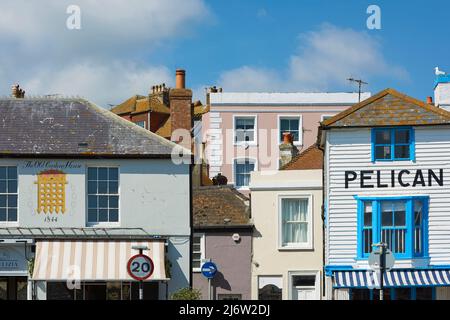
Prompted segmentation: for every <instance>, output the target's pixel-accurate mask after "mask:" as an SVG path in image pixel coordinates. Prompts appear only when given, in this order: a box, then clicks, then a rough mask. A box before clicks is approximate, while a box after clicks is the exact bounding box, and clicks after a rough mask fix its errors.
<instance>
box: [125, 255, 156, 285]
mask: <svg viewBox="0 0 450 320" xmlns="http://www.w3.org/2000/svg"><path fill="white" fill-rule="evenodd" d="M127 270H128V274H129V275H130V276H131V277H132V278H133V279H135V280H138V281H142V280H145V279H147V278H149V277H150V276H151V275H152V273H153V270H154V267H153V261H152V259H150V257H148V256H146V255H144V254H137V255H135V256H132V257H131V258H130V260H128V265H127Z"/></svg>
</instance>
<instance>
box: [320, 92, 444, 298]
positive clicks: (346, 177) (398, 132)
mask: <svg viewBox="0 0 450 320" xmlns="http://www.w3.org/2000/svg"><path fill="white" fill-rule="evenodd" d="M441 98H442V97H441ZM319 139H320V145H321V147H322V148H323V150H324V162H325V163H324V173H325V174H324V179H325V180H324V188H325V199H324V207H325V271H326V276H327V277H326V291H327V293H326V294H327V297H328V299H355V300H357V299H378V298H379V297H378V292H379V291H378V290H374V289H376V288H378V286H379V281H378V280H379V279H378V278H377V276H375V275H374V274H373V273H372V272H371V271H370V268H369V265H368V256H369V254H370V253H371V252H372V250H373V247H372V245H373V244H376V243H379V242H380V241H382V242H384V243H387V245H388V248H389V249H390V250H391V251H392V252H393V254H394V256H395V264H394V267H393V269H392V270H391V271H389V272H387V273H386V275H385V277H384V283H385V286H386V287H387V288H388V289H387V290H385V299H399V300H400V299H446V298H449V297H450V197H449V194H450V113H449V112H447V111H445V110H444V109H442V108H438V107H435V106H433V105H429V104H426V103H424V102H422V101H419V100H416V99H413V98H410V97H408V96H406V95H403V94H401V93H399V92H397V91H395V90H392V89H387V90H384V91H382V92H380V93H378V94H376V95H374V96H372V97H371V98H369V99H367V100H365V101H363V102H361V103H359V104H357V105H355V106H353V107H352V108H350V109H348V110H346V111H344V112H341V113H339V114H338V115H336V116H334V117H333V118H330V119H328V120H326V121H324V122H323V123H322V125H321V135H320V137H319Z"/></svg>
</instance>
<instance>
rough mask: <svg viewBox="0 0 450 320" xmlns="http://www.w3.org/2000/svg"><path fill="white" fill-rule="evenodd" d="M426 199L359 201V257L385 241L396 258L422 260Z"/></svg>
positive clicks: (402, 198) (370, 199) (364, 256)
mask: <svg viewBox="0 0 450 320" xmlns="http://www.w3.org/2000/svg"><path fill="white" fill-rule="evenodd" d="M427 208H428V197H399V198H393V199H390V198H358V211H359V214H358V257H359V258H366V257H368V255H369V254H370V253H371V252H372V250H373V248H372V245H373V244H375V243H378V242H380V241H381V242H384V243H386V244H387V246H388V248H389V249H390V250H391V251H392V253H394V255H395V256H396V258H413V257H424V256H426V255H427V245H426V242H425V239H427V238H426V237H425V235H426V232H427V219H428V218H427V217H428V215H427Z"/></svg>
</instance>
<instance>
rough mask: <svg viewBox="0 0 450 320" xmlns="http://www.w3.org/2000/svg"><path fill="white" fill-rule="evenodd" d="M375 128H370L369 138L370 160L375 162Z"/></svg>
mask: <svg viewBox="0 0 450 320" xmlns="http://www.w3.org/2000/svg"><path fill="white" fill-rule="evenodd" d="M375 130H376V129H373V128H372V130H371V133H370V135H371V139H372V146H371V148H372V162H375Z"/></svg>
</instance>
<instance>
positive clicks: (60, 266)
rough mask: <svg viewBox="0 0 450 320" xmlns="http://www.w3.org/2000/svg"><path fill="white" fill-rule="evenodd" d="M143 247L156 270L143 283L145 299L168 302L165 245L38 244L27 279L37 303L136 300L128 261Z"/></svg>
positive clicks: (81, 241)
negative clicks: (30, 273) (38, 301)
mask: <svg viewBox="0 0 450 320" xmlns="http://www.w3.org/2000/svg"><path fill="white" fill-rule="evenodd" d="M135 246H144V247H147V248H148V249H147V250H144V251H143V254H145V255H148V256H149V257H150V258H151V259H152V261H153V264H154V270H153V274H152V275H151V277H150V278H149V279H148V280H146V281H144V285H143V288H144V299H145V300H158V299H166V298H167V281H169V280H170V279H169V278H168V277H167V276H166V269H165V240H142V241H129V240H85V239H65V240H37V241H36V258H35V264H34V270H33V276H32V278H31V282H32V286H33V299H37V300H136V299H138V297H139V296H138V291H139V288H138V287H139V283H138V282H137V281H135V280H134V279H133V278H131V277H130V275H129V274H128V270H127V263H128V260H129V259H130V258H131V257H132V256H134V255H135V254H137V253H138V252H137V251H136V250H135V249H133V247H135Z"/></svg>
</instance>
